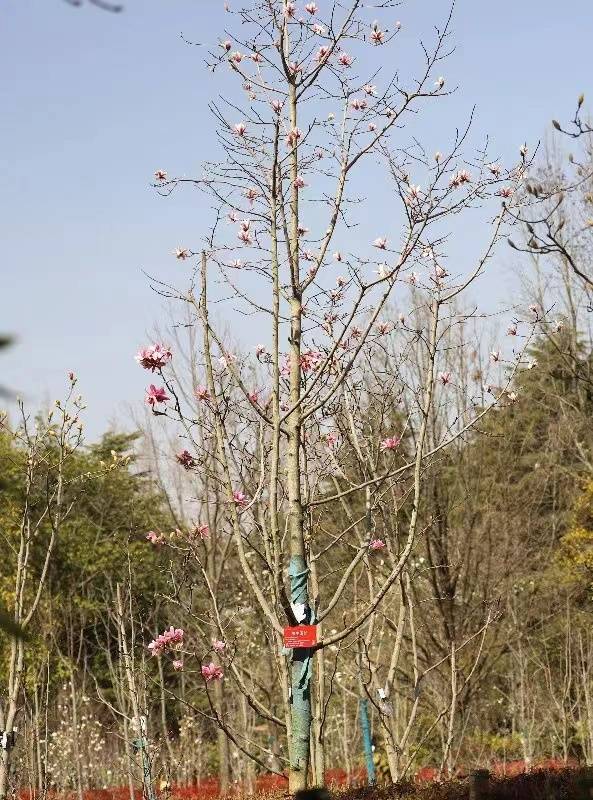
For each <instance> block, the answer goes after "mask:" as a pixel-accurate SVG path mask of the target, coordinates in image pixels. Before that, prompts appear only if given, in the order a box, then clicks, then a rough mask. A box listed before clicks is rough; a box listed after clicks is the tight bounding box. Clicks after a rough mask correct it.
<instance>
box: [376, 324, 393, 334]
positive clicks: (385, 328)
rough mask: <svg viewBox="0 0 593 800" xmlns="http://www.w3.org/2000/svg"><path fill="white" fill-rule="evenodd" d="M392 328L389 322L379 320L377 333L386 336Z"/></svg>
mask: <svg viewBox="0 0 593 800" xmlns="http://www.w3.org/2000/svg"><path fill="white" fill-rule="evenodd" d="M391 330H392V328H391V325H390V324H389V323H388V322H378V323H377V333H378V334H379V336H385V335H386V334H388V333H390V332H391Z"/></svg>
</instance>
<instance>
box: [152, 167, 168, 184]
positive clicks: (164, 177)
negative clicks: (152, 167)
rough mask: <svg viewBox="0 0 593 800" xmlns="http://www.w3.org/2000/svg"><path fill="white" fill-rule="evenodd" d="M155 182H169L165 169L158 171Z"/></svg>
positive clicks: (155, 174)
mask: <svg viewBox="0 0 593 800" xmlns="http://www.w3.org/2000/svg"><path fill="white" fill-rule="evenodd" d="M154 177H155V180H157V181H159V182H162V181H166V180H167V173H166V172H165V170H164V169H157V170H156V172H155V173H154Z"/></svg>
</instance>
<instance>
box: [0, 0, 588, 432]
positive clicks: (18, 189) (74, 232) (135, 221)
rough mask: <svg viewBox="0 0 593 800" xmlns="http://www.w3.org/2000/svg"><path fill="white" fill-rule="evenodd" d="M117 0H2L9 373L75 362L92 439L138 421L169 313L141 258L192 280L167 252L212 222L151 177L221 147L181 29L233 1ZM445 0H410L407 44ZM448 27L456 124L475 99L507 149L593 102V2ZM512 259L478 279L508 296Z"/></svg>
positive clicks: (25, 385)
mask: <svg viewBox="0 0 593 800" xmlns="http://www.w3.org/2000/svg"><path fill="white" fill-rule="evenodd" d="M123 2H124V4H125V11H124V13H122V14H118V15H114V14H108V13H105V12H102V11H99V10H98V9H96V8H94V7H93V6H91V5H88V6H83V7H81V8H73V7H71V6H69V5H68V4H67V3H66V2H63V0H5V2H4V3H3V4H2V6H3V8H2V11H1V12H0V17H1V25H0V69H1V72H2V75H3V77H4V79H3V81H2V84H1V87H0V93H1V97H0V103H1V108H2V113H1V114H0V153H1V156H0V164H1V165H2V167H1V177H2V182H1V190H2V208H1V216H0V227H1V228H2V235H1V240H0V241H1V248H2V250H1V252H2V256H1V258H2V266H1V270H0V274H1V283H0V297H1V308H2V314H1V318H0V332H1V333H3V332H7V333H8V332H13V333H15V334H16V335H17V336H18V344H17V346H15V347H14V348H13V349H12V351H11V352H10V354H8V355H2V357H1V369H0V383H1V384H6V385H10V386H12V387H14V388H15V389H17V390H19V391H20V392H21V393H22V394H23V396H24V397H25V398H26V399H27V401H28V402H29V403H30V404H31V405H33V406H34V405H36V404H40V403H42V402H44V401H45V400H47V399H49V398H52V399H53V398H55V397H58V396H60V394H61V393H62V391H63V387H64V378H65V375H66V373H67V372H68V370H70V369H72V370H74V371H75V372H76V373H77V374H78V375H79V376H80V389H81V391H82V392H83V394H84V396H85V398H86V399H87V402H88V406H89V409H88V412H87V420H88V422H89V429H90V433H91V435H93V436H96V435H98V434H99V433H100V432H101V431H102V430H104V429H105V427H106V426H107V424H108V423H109V422H113V421H115V420H117V421H118V422H119V423H120V424H122V425H124V426H128V425H129V420H130V417H129V410H128V409H129V407H130V406H131V405H132V404H140V403H141V402H142V397H143V391H144V386H145V384H146V373H143V372H142V371H140V370H139V369H138V368H137V367H136V366H135V364H134V362H133V355H134V353H135V352H136V350H137V349H138V346H139V345H141V344H142V343H143V342H144V340H145V339H146V334H147V331H149V330H150V329H151V328H152V327H153V325H154V324H155V323H158V321H159V319H161V320H162V319H163V310H162V301H161V300H160V299H159V298H158V297H156V296H155V295H154V294H152V293H151V291H150V288H149V286H148V281H147V280H146V278H145V276H144V275H143V272H142V270H145V271H146V272H148V273H150V274H152V275H155V276H157V277H161V278H163V279H173V280H179V282H180V283H183V279H182V272H181V269H182V268H181V267H180V265H179V264H178V262H176V261H175V259H174V258H173V257H172V256H171V251H172V249H173V248H174V247H175V246H177V245H178V244H188V245H189V246H197V245H199V237H200V235H201V234H202V233H204V231H205V230H206V228H207V221H208V217H207V205H206V203H205V200H204V199H203V198H201V197H199V196H198V195H197V194H195V193H192V192H185V193H179V195H177V196H175V197H174V198H169V199H167V200H164V199H163V198H161V197H158V196H157V195H156V194H155V193H154V192H153V190H152V189H151V188H150V187H149V183H150V180H151V176H152V173H153V171H154V170H155V169H156V168H163V169H166V170H168V171H169V172H170V173H171V174H181V173H186V174H190V175H191V174H198V172H199V168H198V167H199V164H200V162H201V161H202V160H203V159H204V158H205V157H210V156H212V155H213V154H214V153H215V142H214V137H213V133H212V125H211V120H210V118H209V114H208V111H207V108H206V106H207V102H208V100H209V99H210V98H211V97H212V96H213V94H214V92H215V91H218V90H219V89H218V87H217V86H216V83H215V82H214V81H213V79H212V76H211V74H210V73H209V72H207V71H206V69H205V68H204V66H203V51H201V50H200V49H198V48H192V47H189V46H187V45H186V44H184V43H183V42H182V40H181V38H180V33H182V32H183V34H184V35H186V36H187V37H188V38H190V39H194V40H197V41H201V42H206V43H207V44H209V45H210V44H212V43H214V42H216V40H217V38H218V36H219V33H220V30H221V25H222V24H223V22H224V21H225V15H224V12H223V3H222V0H123ZM231 3H232V4H233V0H231ZM237 3H238V0H235V4H237ZM318 5H320V6H322V5H323V0H318ZM447 7H448V2H446V0H422V2H420V0H410V2H408V3H407V4H404V5H402V7H401V8H400V9H399V10H398V16H399V17H400V19H401V21H402V23H403V26H404V30H405V31H407V32H408V33H407V35H408V36H409V37H410V38H409V41H410V42H411V41H412V40H414V41H415V40H417V38H418V34H419V32H420V31H423V32H424V34H425V35H427V36H429V34H430V28H429V26H430V24H433V22H434V23H436V22H437V21H440V20H441V19H442V18H443V16H444V15H445V14H446V10H447ZM454 31H455V44H456V48H457V49H456V52H455V54H454V55H453V56H452V58H451V60H450V62H449V63H448V65H447V66H446V67H443V74H445V75H446V77H447V81H448V85H453V84H458V85H459V86H460V89H459V92H458V93H457V94H456V95H455V96H454V97H453V98H451V99H450V100H448V101H447V104H446V106H443V107H441V110H440V111H439V117H438V125H439V126H442V130H443V131H444V132H446V133H447V135H450V134H451V132H452V131H453V129H454V128H455V126H456V124H460V123H461V122H462V121H463V119H464V118H466V116H467V114H468V113H469V111H470V109H471V107H472V105H473V104H474V103H475V104H476V105H477V123H476V127H477V130H478V132H482V133H488V134H489V136H490V137H491V140H492V142H493V145H494V150H495V152H497V153H499V154H500V155H501V156H503V157H505V156H506V157H511V156H512V155H513V154H514V153H515V152H516V148H517V147H518V144H520V143H521V142H522V141H524V140H525V139H526V140H527V141H528V142H530V143H532V144H533V143H536V142H537V140H538V139H541V138H542V137H543V136H544V135H545V134H546V132H547V131H549V129H550V119H551V118H552V117H553V116H554V117H557V118H559V119H566V118H568V116H569V115H570V114H571V113H572V111H573V107H574V102H575V100H576V97H577V95H578V93H579V92H581V91H584V92H585V94H588V95H589V97H588V99H590V100H591V101H593V86H592V83H593V73H592V72H591V55H590V53H591V33H592V31H593V4H591V1H590V0H564V2H563V3H562V4H558V3H556V2H554V3H552V2H551V0H496V2H492V1H491V2H485V0H458V3H457V9H456V14H455V23H454ZM401 67H402V72H404V73H405V64H404V65H401ZM588 106H589V107H590V105H589V104H588ZM432 133H434V131H433V132H432ZM373 235H374V234H373ZM510 258H511V256H510V255H509V254H508V253H504V254H502V255H501V262H500V266H501V269H500V271H499V272H498V273H497V274H498V278H495V279H494V280H492V279H491V282H490V283H489V284H484V286H483V287H482V289H481V291H483V292H488V293H489V294H490V295H492V296H495V297H500V298H501V299H502V298H503V297H504V296H505V294H506V295H507V296H508V291H509V290H510V283H511V281H512V276H511V271H510V270H509V268H508V267H509V262H508V260H509V259H510ZM503 267H504V268H503ZM479 291H480V290H479Z"/></svg>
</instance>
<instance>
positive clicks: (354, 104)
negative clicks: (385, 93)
mask: <svg viewBox="0 0 593 800" xmlns="http://www.w3.org/2000/svg"><path fill="white" fill-rule="evenodd" d="M367 107H368V103H367V101H366V100H365V99H364V97H354V98H353V99H352V100H351V101H350V108H351V109H352V110H353V111H364V110H365V108H367Z"/></svg>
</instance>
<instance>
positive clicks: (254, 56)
mask: <svg viewBox="0 0 593 800" xmlns="http://www.w3.org/2000/svg"><path fill="white" fill-rule="evenodd" d="M251 60H252V61H254V62H255V63H256V64H261V63H262V61H263V60H264V57H263V56H262V54H261V53H252V54H251Z"/></svg>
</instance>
